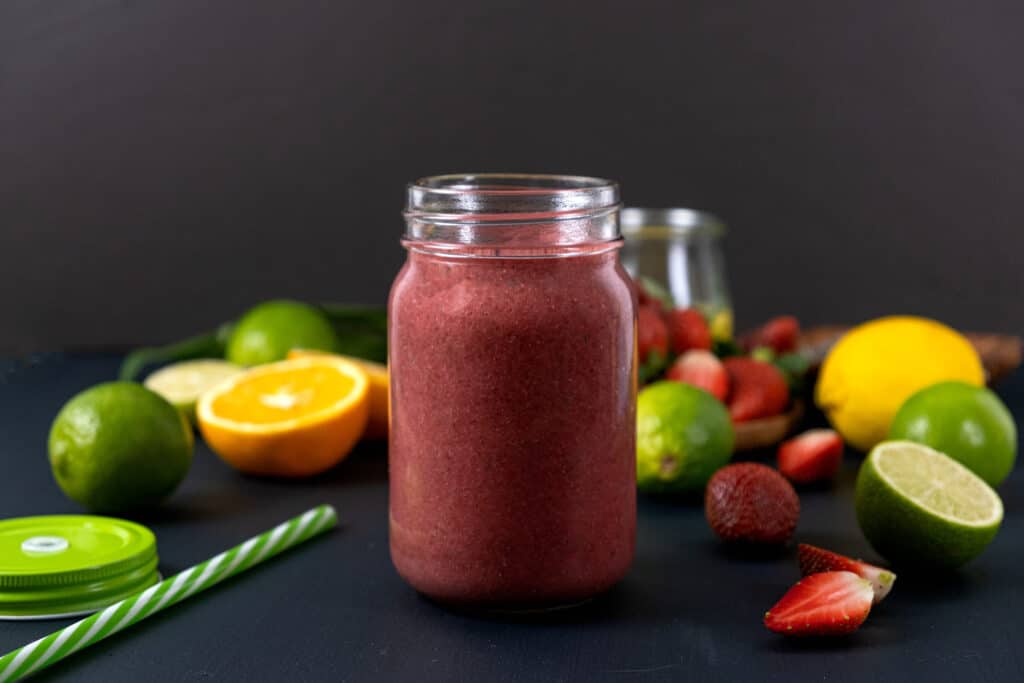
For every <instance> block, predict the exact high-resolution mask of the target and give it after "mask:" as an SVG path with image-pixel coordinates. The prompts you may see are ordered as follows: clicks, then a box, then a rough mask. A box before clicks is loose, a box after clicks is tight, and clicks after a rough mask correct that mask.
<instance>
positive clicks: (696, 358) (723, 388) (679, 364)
mask: <svg viewBox="0 0 1024 683" xmlns="http://www.w3.org/2000/svg"><path fill="white" fill-rule="evenodd" d="M665 379H670V380H672V381H673V382H684V383H685V384H691V385H693V386H695V387H698V388H700V389H703V390H704V391H707V392H708V393H710V394H712V395H713V396H714V397H715V398H717V399H718V400H719V401H725V397H726V396H728V395H729V374H728V373H727V372H726V371H725V366H724V365H722V361H720V360H718V358H717V357H716V356H715V354H713V353H711V352H710V351H698V350H696V349H695V350H692V351H687V352H686V353H684V354H683V355H681V356H679V357H678V358H676V360H675V362H674V363H672V366H671V367H670V368H669V369H668V372H666V373H665Z"/></svg>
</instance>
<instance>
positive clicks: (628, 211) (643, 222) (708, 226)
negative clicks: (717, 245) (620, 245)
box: [619, 206, 725, 239]
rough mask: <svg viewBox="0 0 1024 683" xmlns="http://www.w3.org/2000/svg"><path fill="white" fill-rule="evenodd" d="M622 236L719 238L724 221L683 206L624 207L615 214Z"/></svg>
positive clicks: (704, 212)
mask: <svg viewBox="0 0 1024 683" xmlns="http://www.w3.org/2000/svg"><path fill="white" fill-rule="evenodd" d="M619 225H620V227H621V230H622V235H623V236H624V237H626V238H640V239H644V238H651V239H658V238H669V237H696V236H702V237H721V236H722V235H724V234H725V223H723V222H722V220H721V219H720V218H718V216H715V215H714V214H711V213H708V212H706V211H697V210H695V209H685V208H667V209H646V208H640V207H632V206H631V207H627V208H624V209H622V211H621V212H620V213H619Z"/></svg>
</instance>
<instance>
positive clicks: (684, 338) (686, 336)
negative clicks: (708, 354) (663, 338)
mask: <svg viewBox="0 0 1024 683" xmlns="http://www.w3.org/2000/svg"><path fill="white" fill-rule="evenodd" d="M665 325H667V326H668V337H669V339H670V340H671V341H672V352H673V353H677V354H680V353H685V352H686V351H689V350H690V349H699V350H702V351H710V350H711V329H710V328H709V327H708V323H707V321H706V320H704V316H703V315H701V312H700V311H698V310H697V309H695V308H676V309H674V310H671V311H669V312H668V313H666V314H665Z"/></svg>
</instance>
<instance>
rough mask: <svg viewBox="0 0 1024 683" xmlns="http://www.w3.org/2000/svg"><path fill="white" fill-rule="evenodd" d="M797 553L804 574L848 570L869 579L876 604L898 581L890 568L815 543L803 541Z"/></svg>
mask: <svg viewBox="0 0 1024 683" xmlns="http://www.w3.org/2000/svg"><path fill="white" fill-rule="evenodd" d="M797 554H798V555H799V556H800V573H801V574H803V575H804V576H810V575H811V574H819V573H821V572H835V571H847V572H853V573H854V574H856V575H857V576H859V577H861V578H862V579H867V580H868V581H869V582H870V583H871V589H872V590H873V591H874V593H875V599H874V602H875V604H878V603H880V602H881V601H882V598H884V597H885V596H886V595H888V594H889V591H891V590H892V585H893V584H894V583H895V582H896V575H895V574H893V573H892V572H891V571H889V570H888V569H882V568H881V567H876V566H875V565H873V564H868V563H867V562H862V561H861V560H854V559H852V558H849V557H847V556H846V555H840V554H839V553H834V552H832V551H831V550H825V549H824V548H819V547H818V546H815V545H809V544H807V543H801V544H800V545H799V546H798V547H797Z"/></svg>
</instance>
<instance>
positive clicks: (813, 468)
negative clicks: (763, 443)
mask: <svg viewBox="0 0 1024 683" xmlns="http://www.w3.org/2000/svg"><path fill="white" fill-rule="evenodd" d="M842 461H843V439H842V438H841V437H840V436H839V434H837V433H836V432H835V431H833V430H831V429H811V430H809V431H806V432H804V433H803V434H801V435H800V436H797V437H795V438H792V439H790V440H789V441H784V442H783V443H782V445H780V446H779V472H782V474H783V476H785V477H786V479H789V480H790V481H793V482H796V483H797V484H809V483H811V482H813V481H821V480H823V479H831V478H832V477H834V476H836V472H838V471H839V465H840V464H841V463H842Z"/></svg>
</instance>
